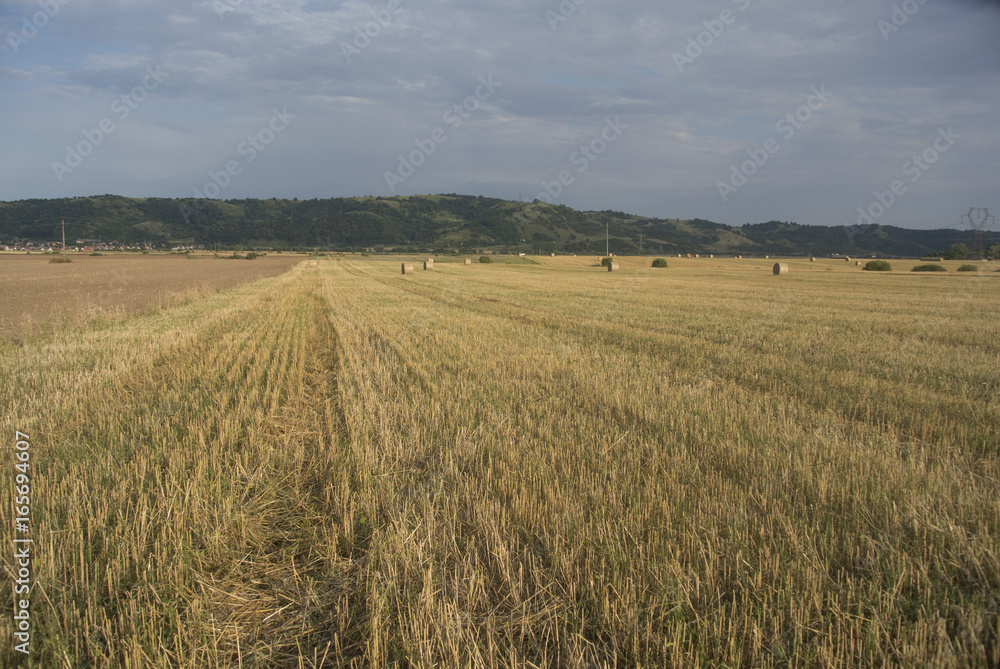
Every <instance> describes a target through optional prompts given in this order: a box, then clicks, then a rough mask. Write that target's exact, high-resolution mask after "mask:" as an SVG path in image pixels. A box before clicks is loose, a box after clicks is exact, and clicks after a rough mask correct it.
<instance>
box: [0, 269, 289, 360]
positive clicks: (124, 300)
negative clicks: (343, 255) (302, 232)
mask: <svg viewBox="0 0 1000 669" xmlns="http://www.w3.org/2000/svg"><path fill="white" fill-rule="evenodd" d="M50 257H51V256H44V255H37V254H33V255H23V254H17V255H15V254H6V253H3V254H0V295H3V307H2V309H0V339H3V338H4V337H6V338H9V339H13V340H15V341H20V340H21V339H22V338H23V336H24V335H31V334H32V333H37V332H39V331H51V330H52V329H53V328H58V327H63V326H68V325H78V324H80V323H82V322H84V321H87V320H90V319H94V318H103V319H114V318H118V317H120V316H121V315H122V314H126V313H131V312H134V311H141V310H144V309H149V308H152V307H157V306H166V305H167V304H169V303H170V302H171V301H175V300H183V299H191V298H194V297H197V296H199V295H202V294H206V293H209V292H213V291H216V290H225V289H227V288H231V287H233V286H236V285H238V284H241V283H245V282H247V281H255V280H257V279H260V278H262V277H265V276H276V275H278V274H280V273H282V272H284V271H286V270H288V268H290V267H291V266H292V265H293V264H294V263H296V262H298V261H299V260H301V257H300V256H294V255H289V254H282V255H269V256H266V257H261V258H257V259H256V260H253V261H246V262H237V261H232V260H213V259H211V258H204V257H203V258H202V259H200V260H198V261H194V260H189V259H188V258H187V257H186V256H176V255H155V254H151V255H105V256H99V257H91V256H89V255H84V254H79V255H73V256H72V264H68V263H67V264H56V265H53V264H51V261H50V260H49V258H50ZM61 257H62V256H55V257H54V258H53V260H58V259H59V258H61ZM67 259H69V258H67Z"/></svg>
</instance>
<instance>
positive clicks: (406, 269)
mask: <svg viewBox="0 0 1000 669" xmlns="http://www.w3.org/2000/svg"><path fill="white" fill-rule="evenodd" d="M403 274H404V275H406V274H413V263H411V262H404V263H403Z"/></svg>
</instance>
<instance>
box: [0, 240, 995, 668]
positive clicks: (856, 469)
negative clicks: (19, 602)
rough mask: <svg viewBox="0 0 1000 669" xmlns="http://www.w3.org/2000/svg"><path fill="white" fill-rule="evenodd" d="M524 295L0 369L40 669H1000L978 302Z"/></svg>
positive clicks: (640, 263)
mask: <svg viewBox="0 0 1000 669" xmlns="http://www.w3.org/2000/svg"><path fill="white" fill-rule="evenodd" d="M531 260H533V262H532V263H530V264H500V263H496V264H479V263H474V264H473V265H472V266H471V267H466V266H464V265H460V264H456V263H439V264H438V265H437V268H436V269H435V270H434V271H431V272H424V271H420V270H419V269H418V271H417V272H416V274H414V275H411V276H402V275H401V274H400V270H399V259H398V258H395V259H376V258H372V259H367V258H364V259H363V258H359V257H349V258H344V259H322V260H320V261H318V263H316V264H315V266H311V265H310V262H308V261H302V262H300V263H299V264H297V265H296V266H295V267H294V268H292V269H291V270H290V271H289V272H287V273H284V274H281V275H280V276H273V277H269V278H263V279H261V280H258V281H256V282H253V283H246V284H243V285H239V286H236V287H233V288H229V289H227V290H224V291H222V292H215V291H203V292H202V293H200V294H199V295H198V296H197V297H192V299H187V300H182V301H177V302H174V303H171V304H166V305H163V306H162V307H161V308H157V309H154V310H151V311H148V312H146V313H141V314H134V315H131V316H123V317H121V318H119V319H116V320H115V321H114V322H103V321H100V320H97V321H88V322H86V323H83V324H81V325H80V326H79V327H64V328H59V329H57V330H56V331H54V332H51V333H47V334H44V335H41V336H37V337H33V338H29V339H28V340H27V341H26V342H25V344H24V345H23V346H16V345H13V344H2V345H0V346H2V350H0V354H2V355H0V403H2V404H3V410H2V413H0V421H2V423H3V424H2V431H0V433H2V434H4V435H7V439H8V440H9V444H10V445H9V449H10V453H11V455H10V457H9V458H8V459H7V460H5V461H6V462H9V463H10V464H9V465H8V467H7V473H6V474H4V475H2V476H0V493H2V494H3V495H4V496H5V498H7V499H10V498H12V497H13V496H14V491H13V487H14V474H15V471H14V469H13V463H14V462H15V460H14V453H15V445H14V441H15V436H14V435H15V430H19V431H21V432H23V433H26V434H28V435H29V436H30V443H31V446H30V453H31V456H30V457H31V460H30V462H31V469H30V476H31V518H30V523H31V530H30V536H31V537H32V538H33V539H34V541H35V543H34V544H33V548H32V550H33V551H34V562H33V563H32V568H31V569H32V574H31V579H32V583H33V584H34V588H33V591H32V599H31V612H32V619H31V620H32V625H33V627H32V640H31V654H32V658H33V661H34V666H40V667H41V666H44V667H105V666H114V667H136V668H138V667H160V666H164V667H166V666H170V667H175V666H176V667H192V668H193V667H199V668H200V667H253V666H275V667H320V666H327V667H334V666H357V667H362V666H386V665H389V666H414V667H431V666H445V667H549V666H561V667H578V666H579V667H591V666H593V667H603V666H609V667H610V666H618V667H633V666H643V667H691V666H705V667H720V666H728V667H770V666H778V667H854V666H929V667H995V666H997V664H998V663H1000V641H998V639H1000V453H998V443H1000V319H998V318H997V316H998V307H997V303H998V298H1000V274H997V273H996V272H991V273H986V272H983V273H978V274H977V273H971V274H957V273H955V272H948V273H942V274H911V273H909V272H908V271H899V272H894V273H887V274H879V273H867V272H861V271H859V270H858V268H856V267H854V266H853V262H852V263H850V264H848V263H845V262H843V261H839V262H834V261H829V260H822V261H818V262H816V263H809V262H808V261H801V260H799V261H791V262H790V264H791V270H792V271H791V273H789V274H788V275H786V276H780V277H779V276H773V275H772V274H771V272H770V267H771V264H772V262H773V261H764V260H733V259H725V260H723V259H719V260H709V259H701V260H688V259H676V258H670V259H669V264H670V266H669V268H666V269H656V270H654V269H650V268H649V267H648V261H649V259H638V258H622V259H620V261H621V264H622V269H621V271H620V272H607V271H604V270H602V269H600V268H596V267H593V265H594V264H596V260H595V258H593V257H588V258H582V257H581V258H572V257H559V258H534V259H531ZM183 262H187V263H189V264H191V265H193V266H198V267H201V266H204V267H210V268H216V267H229V264H227V263H233V264H237V265H253V264H254V263H251V262H239V261H226V263H224V262H223V261H197V262H195V261H183ZM254 262H260V261H254ZM913 264H916V263H913ZM946 264H947V263H946ZM984 265H985V263H984ZM52 267H53V268H55V267H57V266H52ZM70 267H72V266H70ZM45 269H46V270H48V269H49V268H48V266H46V268H45ZM897 269H901V270H908V269H909V265H907V264H906V263H901V264H898V265H897ZM52 271H53V272H55V271H62V268H58V269H53V270H52ZM5 290H6V289H5ZM13 532H14V528H13V527H12V526H11V524H10V523H5V524H4V525H3V528H2V532H0V543H3V544H4V545H7V546H11V545H12V544H11V540H12V539H13V538H14V537H13V536H12V534H13ZM0 559H2V563H3V565H4V569H5V571H6V572H7V573H8V574H15V573H16V568H15V563H14V560H13V557H12V550H8V551H6V552H5V554H4V555H3V556H2V558H0ZM7 592H8V593H11V590H8V591H7ZM12 599H13V596H12V594H7V595H6V596H5V601H4V604H3V606H4V607H5V610H8V611H10V610H11V609H12V607H13V606H14V602H13V601H12ZM11 624H12V619H11V616H10V615H4V616H0V662H2V663H6V664H12V663H13V662H14V661H15V660H16V658H17V656H18V655H17V653H16V652H15V651H14V650H13V645H14V643H15V642H14V641H12V634H11V628H10V626H11Z"/></svg>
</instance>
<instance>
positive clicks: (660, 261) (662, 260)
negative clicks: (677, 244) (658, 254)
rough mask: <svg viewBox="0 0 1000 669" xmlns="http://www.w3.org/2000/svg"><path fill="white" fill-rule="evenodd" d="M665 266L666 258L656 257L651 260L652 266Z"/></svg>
mask: <svg viewBox="0 0 1000 669" xmlns="http://www.w3.org/2000/svg"><path fill="white" fill-rule="evenodd" d="M666 266H667V259H666V258H657V259H656V260H654V261H653V267H666Z"/></svg>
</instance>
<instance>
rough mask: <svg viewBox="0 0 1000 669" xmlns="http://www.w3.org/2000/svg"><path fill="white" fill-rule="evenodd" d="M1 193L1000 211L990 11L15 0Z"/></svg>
mask: <svg viewBox="0 0 1000 669" xmlns="http://www.w3.org/2000/svg"><path fill="white" fill-rule="evenodd" d="M0 40H2V42H0V100H2V102H0V140H2V141H0V200H3V201H11V200H21V199H28V198H57V197H69V196H86V195H99V194H105V193H111V194H117V195H124V196H130V197H211V198H216V199H240V198H247V197H252V198H270V197H278V198H299V199H310V198H326V197H344V196H356V195H385V196H391V195H413V194H425V193H462V194H472V195H484V196H489V197H499V198H504V199H508V200H518V199H520V200H524V201H531V200H534V199H536V198H537V199H541V200H543V201H547V202H548V201H551V202H556V203H559V204H565V205H567V206H570V207H573V208H576V209H582V210H605V209H613V210H618V211H625V212H629V213H635V214H641V215H645V216H652V217H659V218H695V217H699V218H705V219H709V220H713V221H717V222H720V223H726V224H730V225H743V224H745V223H759V222H765V221H770V220H781V221H795V222H798V223H802V224H813V225H855V224H858V223H881V224H886V225H897V226H901V227H908V228H925V229H926V228H946V227H959V226H961V224H962V220H963V214H966V213H967V212H968V211H969V209H970V207H992V208H993V209H994V210H1000V199H998V197H997V194H998V190H1000V189H998V184H1000V178H998V176H1000V175H998V170H997V167H998V164H1000V122H998V120H1000V2H996V1H989V2H988V1H986V0H905V2H904V1H902V0H895V1H893V0H838V1H832V0H813V1H811V2H808V3H804V2H791V1H790V0H771V1H768V0H716V1H713V2H698V1H694V0H690V1H689V0H675V1H673V2H651V1H649V0H644V1H640V0H537V1H528V0H494V1H493V2H482V1H477V2H473V1H472V0H441V1H432V0H372V1H371V2H362V1H358V0H347V1H335V0H270V1H263V0H199V1H195V2H191V1H189V0H171V1H169V2H168V1H166V0H101V1H96V0H41V1H39V0H33V1H22V0H3V1H2V2H0Z"/></svg>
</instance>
